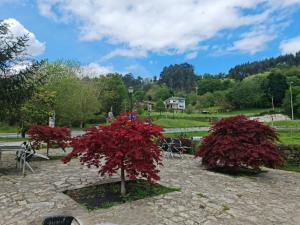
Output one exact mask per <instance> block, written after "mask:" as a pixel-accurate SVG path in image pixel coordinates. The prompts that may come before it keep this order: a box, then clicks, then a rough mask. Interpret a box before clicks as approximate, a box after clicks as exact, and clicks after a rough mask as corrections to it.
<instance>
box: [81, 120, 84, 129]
mask: <svg viewBox="0 0 300 225" xmlns="http://www.w3.org/2000/svg"><path fill="white" fill-rule="evenodd" d="M83 126H84V122H83V121H80V128H81V129H82V128H83Z"/></svg>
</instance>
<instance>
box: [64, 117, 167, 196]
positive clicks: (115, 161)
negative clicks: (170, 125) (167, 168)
mask: <svg viewBox="0 0 300 225" xmlns="http://www.w3.org/2000/svg"><path fill="white" fill-rule="evenodd" d="M134 118H136V116H135V117H134ZM162 131H163V130H162V128H161V127H159V126H157V125H154V124H152V123H151V122H150V121H146V120H139V119H134V120H130V119H129V117H128V114H126V113H125V114H121V115H120V116H118V117H117V118H116V120H115V121H113V122H112V123H111V124H110V125H108V126H99V127H95V128H90V129H87V131H86V133H85V134H84V135H82V136H79V137H75V138H73V139H72V141H71V146H72V147H73V151H72V152H71V153H69V154H68V155H67V156H66V157H65V158H64V159H63V161H64V162H65V163H67V162H69V161H70V160H71V158H73V157H77V156H80V161H81V163H82V164H85V165H87V166H88V167H90V166H96V167H98V168H99V174H100V175H101V176H103V175H105V174H108V175H110V176H111V175H113V174H114V173H116V172H117V171H119V170H120V171H121V194H122V195H123V196H124V195H125V194H126V187H125V176H126V177H128V178H129V179H130V180H135V179H137V178H138V177H139V176H141V177H144V178H146V179H147V180H148V181H149V182H153V181H156V180H159V176H158V172H159V170H158V168H157V166H158V165H162V163H161V154H160V150H159V148H158V146H157V145H156V143H155V139H156V138H159V137H161V136H162Z"/></svg>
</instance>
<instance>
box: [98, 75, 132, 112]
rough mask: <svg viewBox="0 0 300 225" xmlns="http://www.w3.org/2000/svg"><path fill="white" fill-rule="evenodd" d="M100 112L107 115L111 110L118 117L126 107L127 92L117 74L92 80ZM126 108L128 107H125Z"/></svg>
mask: <svg viewBox="0 0 300 225" xmlns="http://www.w3.org/2000/svg"><path fill="white" fill-rule="evenodd" d="M94 83H95V87H96V92H97V98H98V101H99V103H100V112H104V113H108V112H109V111H110V110H111V108H112V110H113V114H114V115H119V113H120V112H121V111H124V110H125V104H126V103H127V104H126V105H127V106H128V91H127V89H126V86H125V85H124V83H123V81H122V79H121V78H120V76H119V75H118V74H108V75H106V76H102V77H99V78H96V79H94ZM127 108H128V107H127Z"/></svg>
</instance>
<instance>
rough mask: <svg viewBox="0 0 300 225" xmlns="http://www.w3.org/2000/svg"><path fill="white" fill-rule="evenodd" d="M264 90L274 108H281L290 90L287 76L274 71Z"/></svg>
mask: <svg viewBox="0 0 300 225" xmlns="http://www.w3.org/2000/svg"><path fill="white" fill-rule="evenodd" d="M263 89H264V92H265V94H266V96H268V98H269V99H270V100H271V102H272V106H273V107H274V106H280V105H281V104H282V100H283V98H284V94H285V92H286V90H287V89H288V84H287V79H286V76H284V75H283V74H281V73H280V72H276V71H272V72H271V73H270V75H269V76H268V77H267V79H266V80H265V81H264V83H263Z"/></svg>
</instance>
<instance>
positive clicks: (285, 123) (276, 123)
mask: <svg viewBox="0 0 300 225" xmlns="http://www.w3.org/2000/svg"><path fill="white" fill-rule="evenodd" d="M268 124H269V125H271V124H272V123H271V122H269V123H268ZM273 126H300V120H285V121H274V122H273Z"/></svg>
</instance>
